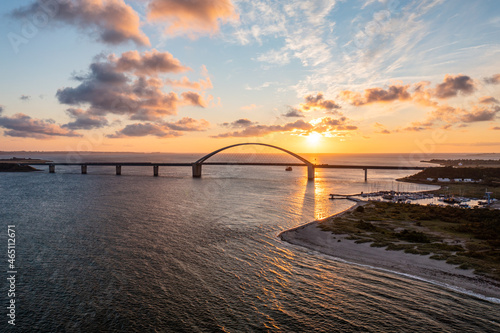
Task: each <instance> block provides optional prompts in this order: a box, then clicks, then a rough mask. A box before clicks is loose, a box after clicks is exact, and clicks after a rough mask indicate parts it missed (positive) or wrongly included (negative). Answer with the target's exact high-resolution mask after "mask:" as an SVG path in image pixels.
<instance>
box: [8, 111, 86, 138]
mask: <svg viewBox="0 0 500 333" xmlns="http://www.w3.org/2000/svg"><path fill="white" fill-rule="evenodd" d="M1 111H3V109H2V110H1ZM1 111H0V114H1ZM0 127H1V128H4V129H5V130H4V135H6V136H13V137H21V138H37V139H48V138H51V137H60V136H66V137H79V136H81V135H80V134H78V133H75V132H73V131H72V130H68V129H65V128H62V127H61V126H59V125H57V124H55V122H54V121H53V120H51V119H48V120H41V119H33V118H31V117H30V116H28V115H25V114H23V113H17V114H15V115H13V116H12V117H0Z"/></svg>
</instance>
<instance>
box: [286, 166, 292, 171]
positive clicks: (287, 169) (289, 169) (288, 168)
mask: <svg viewBox="0 0 500 333" xmlns="http://www.w3.org/2000/svg"><path fill="white" fill-rule="evenodd" d="M292 170H293V169H292V167H291V166H289V167H287V168H286V169H285V171H292Z"/></svg>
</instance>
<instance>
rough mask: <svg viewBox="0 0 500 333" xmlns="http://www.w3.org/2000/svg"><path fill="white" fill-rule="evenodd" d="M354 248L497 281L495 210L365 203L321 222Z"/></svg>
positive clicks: (499, 230) (499, 236)
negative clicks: (439, 263)
mask: <svg viewBox="0 0 500 333" xmlns="http://www.w3.org/2000/svg"><path fill="white" fill-rule="evenodd" d="M320 228H321V229H322V230H323V231H330V232H332V233H334V234H347V235H348V236H347V239H351V240H355V242H356V243H371V244H370V246H372V247H385V249H386V250H388V251H404V252H406V253H411V254H415V255H428V256H429V257H430V258H431V259H434V260H445V261H446V262H447V263H449V264H453V265H458V268H461V269H474V272H475V273H476V274H480V275H485V276H488V277H491V278H494V279H496V280H498V281H500V213H499V212H498V210H488V209H461V208H456V207H451V206H448V207H437V206H420V205H411V204H397V203H390V202H370V203H368V204H366V205H364V206H358V207H357V208H356V209H355V210H352V211H349V212H346V213H345V214H343V215H340V216H337V217H332V218H330V219H327V220H325V221H323V222H321V223H320Z"/></svg>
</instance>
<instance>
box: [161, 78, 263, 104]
mask: <svg viewBox="0 0 500 333" xmlns="http://www.w3.org/2000/svg"><path fill="white" fill-rule="evenodd" d="M165 84H167V85H169V86H172V87H175V88H186V89H195V90H205V89H211V88H213V86H212V81H210V78H209V77H207V78H206V79H205V80H203V79H200V80H199V81H198V82H192V81H189V79H188V78H187V77H186V76H183V77H182V78H181V79H180V80H171V79H167V80H165ZM254 105H255V104H254Z"/></svg>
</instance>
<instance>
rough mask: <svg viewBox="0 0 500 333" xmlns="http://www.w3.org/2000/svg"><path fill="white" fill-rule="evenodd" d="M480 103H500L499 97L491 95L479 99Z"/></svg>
mask: <svg viewBox="0 0 500 333" xmlns="http://www.w3.org/2000/svg"><path fill="white" fill-rule="evenodd" d="M479 103H482V104H500V102H499V101H498V99H496V98H494V97H491V96H484V97H481V98H480V99H479Z"/></svg>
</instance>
